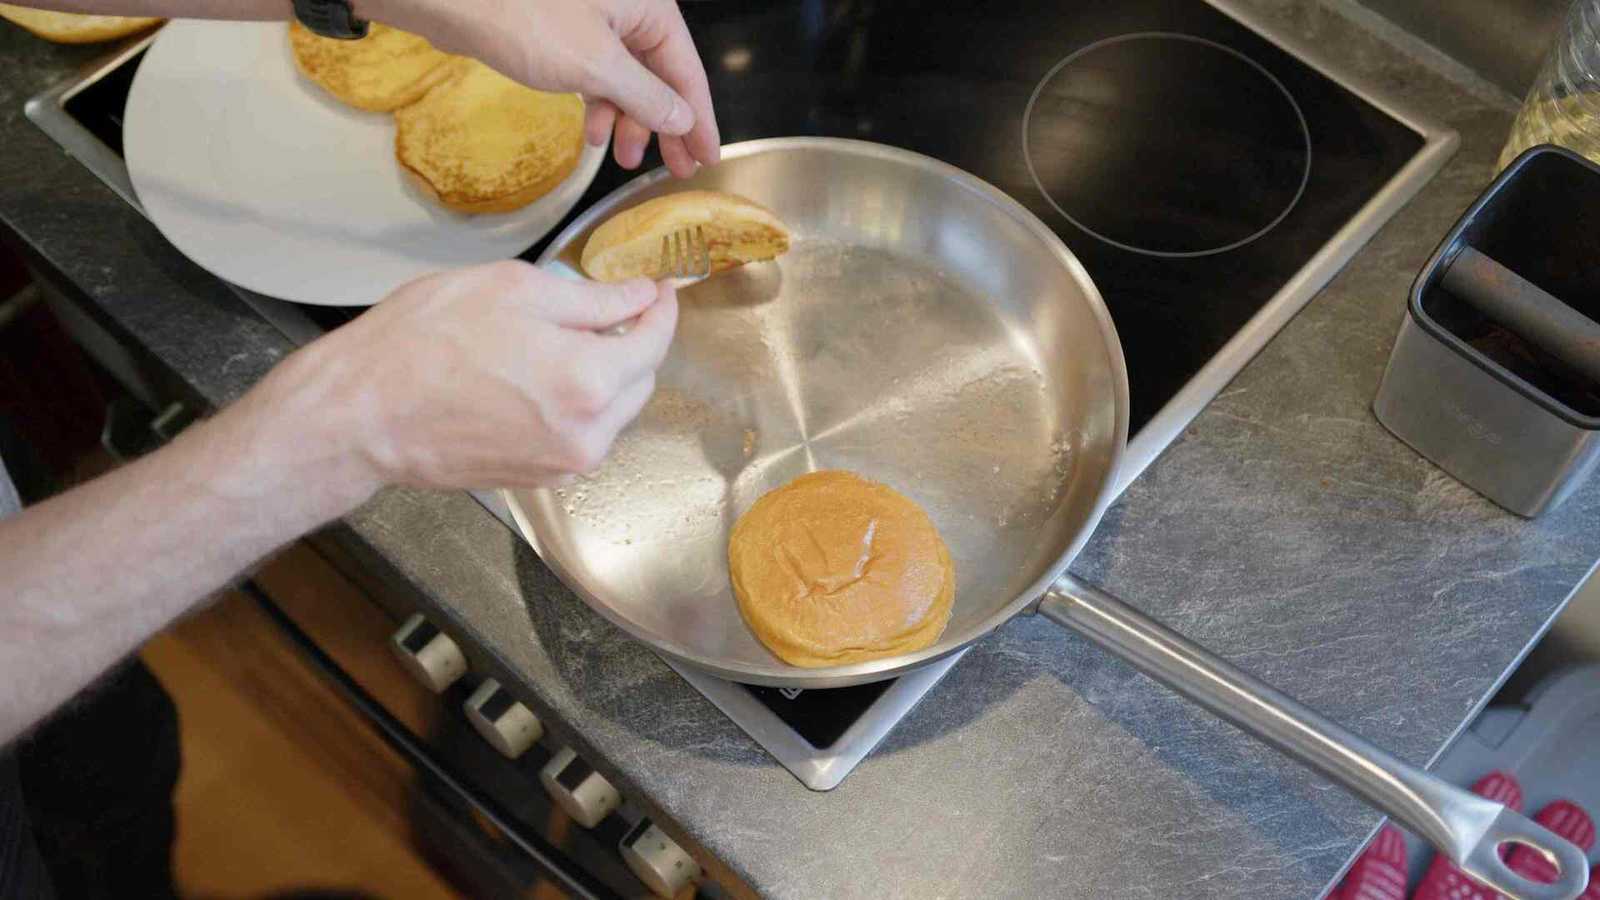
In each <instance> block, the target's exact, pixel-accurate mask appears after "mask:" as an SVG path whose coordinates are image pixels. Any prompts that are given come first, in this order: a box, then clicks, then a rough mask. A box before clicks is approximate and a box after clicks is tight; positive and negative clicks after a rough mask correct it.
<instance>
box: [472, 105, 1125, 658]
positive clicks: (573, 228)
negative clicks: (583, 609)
mask: <svg viewBox="0 0 1600 900" xmlns="http://www.w3.org/2000/svg"><path fill="white" fill-rule="evenodd" d="M798 149H825V150H830V151H834V152H841V153H849V154H857V155H862V156H868V157H874V158H877V159H881V160H888V161H893V162H897V163H902V164H907V165H911V166H916V167H920V168H923V169H926V170H928V171H931V172H933V173H935V174H937V175H940V176H942V177H944V178H947V179H949V180H951V181H953V182H955V183H956V184H957V185H958V186H960V187H961V188H963V189H965V190H968V191H970V192H972V193H973V194H974V195H976V196H977V197H978V198H981V199H983V200H986V201H988V202H989V203H991V204H993V205H995V206H996V207H997V208H998V209H999V210H1000V211H1001V212H1002V213H1003V214H1005V215H1007V216H1009V217H1010V218H1012V219H1013V220H1015V221H1016V222H1017V223H1018V224H1019V225H1021V226H1022V227H1023V228H1025V229H1027V231H1028V232H1029V233H1030V234H1031V235H1033V236H1034V237H1035V238H1036V239H1038V240H1039V241H1040V242H1041V243H1042V244H1043V245H1044V248H1045V249H1046V250H1047V251H1048V252H1049V253H1050V254H1051V255H1052V256H1053V257H1054V258H1055V259H1056V261H1057V263H1059V264H1060V265H1062V266H1063V267H1065V268H1066V270H1067V271H1068V273H1069V275H1071V276H1072V278H1073V279H1074V280H1075V281H1077V282H1078V284H1079V285H1080V287H1081V288H1082V289H1083V291H1084V294H1085V300H1086V301H1087V302H1088V303H1089V307H1090V310H1089V311H1090V313H1091V314H1092V315H1093V317H1094V320H1095V322H1096V323H1097V324H1098V326H1099V328H1100V334H1101V338H1102V342H1103V343H1104V345H1105V348H1106V352H1107V353H1108V355H1109V357H1110V362H1111V364H1112V369H1113V372H1112V374H1113V376H1114V378H1113V385H1112V390H1113V394H1114V397H1113V401H1114V406H1115V408H1114V410H1113V419H1114V422H1113V424H1114V431H1115V434H1114V436H1113V441H1112V444H1111V447H1110V455H1111V458H1110V460H1109V462H1108V464H1107V465H1106V467H1105V471H1104V472H1103V473H1102V474H1101V476H1100V485H1099V487H1098V489H1097V491H1096V495H1095V500H1094V506H1093V508H1092V509H1091V511H1090V513H1089V515H1088V517H1087V518H1086V519H1085V520H1084V522H1083V524H1082V525H1081V526H1080V527H1079V529H1078V532H1077V534H1075V535H1074V536H1073V538H1072V540H1071V542H1070V543H1069V544H1068V546H1067V548H1066V549H1065V550H1064V551H1062V553H1061V555H1060V556H1059V557H1058V558H1057V559H1056V561H1055V562H1054V563H1053V564H1051V565H1050V567H1049V568H1047V569H1046V570H1045V572H1044V574H1043V575H1041V576H1040V577H1039V578H1038V579H1036V580H1035V581H1034V582H1032V583H1031V584H1029V585H1028V586H1027V587H1026V588H1024V589H1023V590H1022V591H1021V592H1019V593H1018V594H1017V596H1015V597H1013V598H1012V599H1011V600H1010V601H1009V602H1008V603H1006V604H1005V605H1003V606H1001V607H999V608H998V609H996V610H995V611H994V612H992V613H990V614H989V615H988V616H986V617H984V618H983V619H981V620H979V621H978V622H977V623H975V624H973V625H972V626H969V627H968V628H966V629H964V630H963V631H962V632H961V633H959V634H956V633H952V632H950V631H946V632H945V634H943V635H941V636H940V638H939V640H938V641H937V642H936V643H935V644H934V645H933V646H931V647H928V648H926V649H923V650H919V651H916V652H914V653H908V654H901V655H897V656H890V657H884V658H881V659H874V660H867V661H865V662H859V663H853V664H850V665H844V666H828V667H823V668H802V667H798V666H790V665H787V664H785V663H783V662H781V661H778V660H776V658H774V662H773V663H772V664H770V665H746V664H737V665H735V664H728V663H727V662H725V661H720V660H718V659H715V658H711V657H707V656H705V655H703V654H700V653H696V652H694V651H693V650H691V649H689V648H687V647H684V646H682V645H679V644H676V643H674V642H673V641H670V640H666V639H665V638H663V637H662V636H661V635H659V634H656V633H654V632H651V631H649V630H647V629H644V628H641V627H639V626H638V625H637V624H636V623H634V622H633V621H631V620H629V619H627V618H626V617H624V616H622V615H620V614H618V613H617V612H616V611H615V610H614V609H612V608H611V606H610V605H609V604H607V603H605V602H603V601H602V600H601V599H600V598H598V597H595V596H593V595H592V594H591V592H590V591H588V590H587V589H586V588H585V587H583V585H582V584H581V583H579V582H578V581H577V580H576V579H575V578H573V577H572V575H571V573H570V572H569V571H567V569H566V568H565V567H564V566H563V565H562V564H561V561H560V559H559V555H558V554H555V553H550V552H547V549H546V548H547V547H548V543H547V542H546V541H545V540H544V539H543V538H542V536H541V535H540V533H539V528H538V527H537V525H536V523H535V522H534V520H533V519H532V518H531V517H530V516H528V514H527V513H526V511H525V510H524V509H523V506H522V502H521V500H520V499H519V498H518V496H517V493H518V492H516V491H512V490H502V492H501V493H502V495H503V497H504V499H505V501H506V504H507V506H508V507H509V508H510V510H511V515H512V518H513V520H515V522H516V524H517V528H518V531H519V532H520V533H521V536H522V538H523V540H525V541H527V542H528V544H529V545H530V546H532V547H533V550H534V552H535V553H537V554H538V555H539V558H540V560H541V561H542V562H543V563H544V564H545V565H546V566H547V567H549V569H550V570H551V571H552V572H554V573H555V575H556V576H557V577H558V578H560V579H561V582H562V584H564V585H566V587H567V589H568V590H571V591H572V592H573V593H574V594H576V595H577V596H578V597H579V598H581V599H582V600H583V602H584V603H585V604H586V605H587V606H588V607H589V608H590V609H592V610H594V611H595V612H597V613H599V614H600V615H601V616H602V617H603V618H605V619H606V620H607V621H609V622H611V623H612V624H613V625H616V626H617V627H618V628H621V629H622V630H623V631H624V632H625V633H626V634H628V635H629V636H630V637H632V638H633V639H635V640H637V641H639V642H641V643H643V644H644V645H645V646H646V647H649V648H650V649H652V650H655V651H656V652H658V653H661V654H664V655H666V656H668V657H671V658H672V659H674V660H678V661H681V662H683V663H685V664H687V665H691V666H694V667H695V668H697V669H700V670H702V671H706V672H709V673H711V674H713V675H716V676H717V677H719V678H724V679H727V680H730V681H736V682H740V683H743V684H755V685H765V686H771V687H800V688H830V687H848V686H850V685H855V684H865V683H869V682H873V681H883V680H887V679H890V678H895V677H898V676H900V675H902V674H904V673H906V672H908V671H910V670H912V669H916V668H919V667H921V666H925V665H928V664H929V663H932V662H935V661H937V660H939V659H942V658H944V657H946V656H949V655H950V654H952V653H956V652H959V651H960V650H962V649H964V648H966V647H967V646H968V645H970V644H972V643H973V642H974V641H977V640H979V639H981V638H983V637H984V636H986V635H988V634H989V633H990V632H992V631H994V630H995V629H996V628H999V627H1000V626H1001V625H1003V624H1005V623H1006V622H1008V621H1010V620H1011V619H1013V618H1015V617H1016V616H1017V615H1018V614H1019V613H1022V612H1024V611H1027V610H1029V609H1030V608H1031V607H1033V606H1035V605H1036V604H1037V603H1038V602H1039V600H1040V599H1041V598H1042V597H1043V596H1044V594H1045V592H1046V591H1047V590H1049V588H1050V586H1051V585H1052V584H1054V583H1055V582H1056V581H1057V580H1059V579H1060V578H1061V577H1062V575H1063V574H1064V573H1065V572H1066V570H1067V568H1068V567H1069V566H1070V565H1071V564H1072V561H1073V560H1074V559H1076V558H1077V555H1078V553H1079V552H1081V551H1082V549H1083V547H1084V545H1085V544H1087V543H1088V540H1089V537H1090V536H1091V535H1093V534H1094V531H1095V529H1096V528H1097V527H1098V526H1099V524H1100V520H1101V518H1102V517H1103V516H1104V515H1105V512H1106V510H1107V509H1108V508H1109V507H1110V505H1111V503H1112V501H1113V500H1115V499H1116V484H1117V471H1118V469H1119V467H1120V466H1121V463H1122V458H1123V456H1124V454H1125V453H1126V451H1127V444H1128V402H1129V401H1128V369H1127V363H1126V360H1125V359H1124V357H1123V353H1122V341H1121V339H1120V338H1119V337H1118V335H1117V330H1116V326H1115V324H1114V323H1113V322H1112V320H1111V313H1110V311H1109V310H1108V309H1107V308H1106V305H1105V301H1104V299H1103V298H1102V297H1101V296H1100V289H1099V288H1098V287H1097V286H1096V285H1095V283H1094V280H1093V279H1092V278H1090V277H1089V273H1088V271H1087V270H1086V269H1084V267H1083V264H1082V263H1081V262H1079V260H1078V258H1077V256H1075V255H1074V254H1073V253H1072V251H1071V250H1070V249H1068V248H1067V245H1066V244H1065V243H1064V242H1062V240H1061V238H1060V237H1059V236H1058V235H1056V233H1055V232H1054V231H1052V230H1050V228H1049V227H1048V226H1047V225H1045V224H1044V222H1043V221H1041V220H1040V219H1039V217H1038V216H1036V215H1034V214H1033V213H1032V212H1030V211H1029V210H1028V209H1027V208H1026V207H1024V206H1023V205H1022V204H1021V203H1019V202H1018V201H1017V200H1015V199H1014V198H1012V197H1011V196H1010V195H1008V194H1006V193H1005V192H1004V191H1002V190H1000V189H999V188H997V187H995V186H994V185H992V184H990V183H989V182H987V181H984V180H983V179H981V178H979V177H977V176H976V175H973V174H971V173H970V172H967V171H965V170H963V169H960V168H957V167H956V166H953V165H950V164H949V163H945V162H942V161H940V160H937V159H934V158H933V157H931V156H927V155H924V154H921V153H917V152H915V151H912V150H906V149H903V148H900V147H893V146H889V145H887V144H879V143H874V142H871V141H862V140H855V139H852V138H833V137H810V136H803V137H775V138H760V139H757V140H751V141H742V142H739V143H735V144H728V145H726V146H724V147H723V148H722V158H723V159H724V160H728V159H738V158H743V157H747V156H755V155H758V154H762V153H770V152H774V151H787V150H798ZM669 177H671V173H669V172H668V171H667V170H666V169H665V168H664V167H659V168H656V169H654V170H652V171H650V172H645V173H643V174H640V175H638V176H636V177H634V178H632V179H630V180H629V181H627V182H626V183H625V184H623V185H621V186H619V187H617V188H616V189H615V190H613V191H611V192H610V193H609V194H607V195H606V196H604V197H602V198H601V199H600V200H599V201H597V202H596V203H595V204H594V205H592V206H590V207H589V208H587V209H585V210H584V211H583V213H582V214H580V215H579V216H578V217H577V218H576V219H574V220H573V221H572V222H571V223H569V224H568V225H567V227H566V228H563V229H562V230H561V232H560V233H559V234H557V235H556V236H555V238H553V239H552V240H551V241H550V243H549V244H548V245H547V246H546V248H545V250H544V252H542V253H541V254H540V255H539V258H538V260H537V261H536V263H535V264H536V265H538V266H541V267H547V266H549V265H550V264H551V263H553V262H554V261H555V260H556V259H557V258H558V257H560V256H561V255H562V254H563V253H564V252H566V250H567V249H568V247H570V246H571V244H572V241H573V240H574V238H576V237H577V236H578V235H580V234H582V233H584V232H585V231H587V230H589V229H590V228H591V227H593V226H594V225H595V223H596V222H597V221H598V220H600V219H601V218H602V217H607V216H610V215H612V214H613V213H615V212H616V211H617V210H618V209H619V208H621V207H622V206H623V205H624V204H625V203H626V202H627V200H628V199H629V198H630V197H633V196H635V195H637V194H638V193H639V192H641V191H643V190H644V189H646V188H648V187H650V186H652V185H654V184H656V183H658V182H660V181H662V180H664V179H666V178H669ZM550 490H551V489H549V488H538V489H534V490H532V491H530V492H529V493H532V494H535V495H540V496H544V495H547V494H549V493H550ZM730 612H735V613H736V610H731V611H730Z"/></svg>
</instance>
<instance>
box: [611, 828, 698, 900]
mask: <svg viewBox="0 0 1600 900" xmlns="http://www.w3.org/2000/svg"><path fill="white" fill-rule="evenodd" d="M617 848H618V849H619V850H621V851H622V859H623V861H624V862H626V863H627V864H628V868H630V869H632V870H633V874H635V875H637V876H639V880H640V881H642V882H644V883H645V885H646V886H647V887H649V888H650V890H652V891H654V892H655V894H656V896H658V897H668V898H671V897H676V896H677V895H678V892H679V891H681V890H683V887H684V885H686V884H688V883H689V882H691V881H694V880H696V879H698V878H699V877H700V864H699V863H697V862H695V861H694V857H692V856H690V855H689V854H688V853H686V852H684V849H683V848H682V847H679V846H678V845H677V844H676V843H674V842H673V840H672V838H669V837H667V835H666V832H664V831H662V830H661V829H659V828H657V827H656V826H655V824H654V823H652V822H651V821H650V820H649V819H640V820H639V824H637V825H635V826H633V827H632V828H630V829H628V833H627V834H626V835H623V837H622V842H621V843H620V844H618V845H617Z"/></svg>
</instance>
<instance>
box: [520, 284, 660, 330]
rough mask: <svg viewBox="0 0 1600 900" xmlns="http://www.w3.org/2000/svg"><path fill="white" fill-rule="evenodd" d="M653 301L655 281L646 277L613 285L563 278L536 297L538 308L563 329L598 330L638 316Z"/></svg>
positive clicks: (654, 299) (654, 297) (654, 298)
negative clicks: (537, 298)
mask: <svg viewBox="0 0 1600 900" xmlns="http://www.w3.org/2000/svg"><path fill="white" fill-rule="evenodd" d="M655 302H656V286H655V282H653V281H650V280H649V279H648V278H632V279H629V280H627V281H619V282H616V283H614V284H606V283H603V282H599V281H566V280H562V281H560V282H559V283H558V284H557V285H551V287H550V289H548V290H546V291H545V292H544V294H543V296H541V297H540V298H539V308H540V310H541V311H542V312H543V313H544V315H545V318H546V319H548V320H549V321H551V322H553V323H555V324H557V325H560V326H562V327H564V328H580V329H584V330H588V331H599V330H603V329H606V328H610V327H611V326H613V325H616V324H619V323H621V322H626V321H628V320H629V319H632V318H634V317H636V316H638V315H639V314H640V313H642V312H644V311H645V310H647V309H649V308H650V306H651V305H652V304H654V303H655Z"/></svg>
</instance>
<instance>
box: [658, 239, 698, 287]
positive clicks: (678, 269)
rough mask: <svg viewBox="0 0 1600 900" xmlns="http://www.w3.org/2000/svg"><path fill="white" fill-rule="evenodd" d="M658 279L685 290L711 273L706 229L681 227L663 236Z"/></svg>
mask: <svg viewBox="0 0 1600 900" xmlns="http://www.w3.org/2000/svg"><path fill="white" fill-rule="evenodd" d="M656 271H657V272H659V273H661V274H660V275H659V276H658V277H660V278H662V279H664V280H666V281H669V282H671V283H672V286H673V287H675V288H686V287H688V286H689V285H691V284H695V283H697V282H700V281H702V280H704V279H705V277H706V276H707V275H710V274H711V245H710V244H708V243H706V234H705V228H704V227H702V226H700V225H696V226H694V227H693V228H680V229H678V230H677V231H674V232H673V233H671V234H666V235H662V236H661V262H660V264H659V265H658V266H657V267H656Z"/></svg>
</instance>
